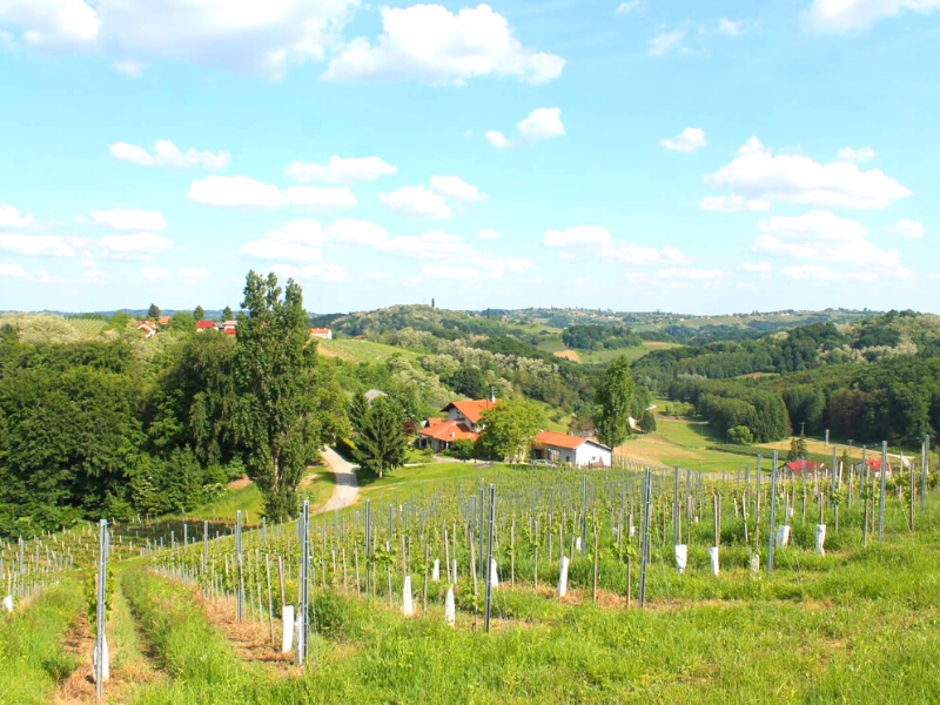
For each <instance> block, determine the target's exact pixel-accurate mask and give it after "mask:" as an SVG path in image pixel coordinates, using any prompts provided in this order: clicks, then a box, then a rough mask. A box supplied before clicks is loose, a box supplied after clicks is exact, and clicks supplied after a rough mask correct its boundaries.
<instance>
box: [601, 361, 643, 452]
mask: <svg viewBox="0 0 940 705" xmlns="http://www.w3.org/2000/svg"><path fill="white" fill-rule="evenodd" d="M635 393H636V385H635V384H634V382H633V377H631V376H630V360H628V359H627V358H626V356H623V355H621V356H620V357H618V358H617V359H616V360H614V361H613V362H612V363H610V367H608V368H607V372H606V373H605V374H604V379H603V380H602V381H601V384H600V386H599V387H598V389H597V394H596V396H595V404H596V407H595V411H594V430H595V431H597V437H598V439H599V440H600V442H601V443H603V444H604V445H606V446H609V447H610V448H616V447H617V446H619V445H620V444H622V443H623V442H624V441H625V440H627V436H629V435H630V422H629V417H630V409H631V408H632V405H633V396H634V394H635Z"/></svg>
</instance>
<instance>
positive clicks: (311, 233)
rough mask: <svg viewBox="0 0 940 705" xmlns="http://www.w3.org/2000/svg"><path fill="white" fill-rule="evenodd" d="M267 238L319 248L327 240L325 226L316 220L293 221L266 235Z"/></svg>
mask: <svg viewBox="0 0 940 705" xmlns="http://www.w3.org/2000/svg"><path fill="white" fill-rule="evenodd" d="M265 237H267V238H270V239H271V240H276V241H277V242H287V243H294V244H300V245H314V246H319V245H322V244H323V241H324V240H325V239H326V233H324V232H323V226H321V225H320V223H319V222H318V221H316V220H311V219H305V220H292V221H291V222H289V223H285V224H284V225H282V226H281V227H280V228H279V229H277V230H271V231H269V232H267V233H265Z"/></svg>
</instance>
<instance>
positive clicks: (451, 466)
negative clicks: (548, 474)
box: [358, 462, 506, 503]
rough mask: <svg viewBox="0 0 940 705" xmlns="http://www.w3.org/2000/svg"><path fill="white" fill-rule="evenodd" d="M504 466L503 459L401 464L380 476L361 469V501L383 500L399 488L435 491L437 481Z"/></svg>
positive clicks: (481, 473)
mask: <svg viewBox="0 0 940 705" xmlns="http://www.w3.org/2000/svg"><path fill="white" fill-rule="evenodd" d="M505 469H506V466H505V465H502V464H500V463H483V464H478V463H461V462H456V463H427V464H425V465H415V466H412V467H406V468H398V469H397V470H395V471H393V472H392V473H391V474H388V475H386V476H385V477H383V478H382V479H381V480H379V479H378V478H376V477H372V476H369V475H366V474H365V473H362V472H360V473H359V478H358V479H359V487H360V489H359V502H360V503H362V502H363V501H365V500H366V499H371V500H373V501H375V500H376V499H383V500H384V499H388V498H390V497H391V496H392V495H394V494H395V493H399V492H400V493H405V492H422V491H429V492H432V491H433V490H434V485H435V484H436V483H440V482H445V481H448V480H457V479H462V478H467V477H481V478H482V477H485V476H487V475H492V474H495V473H497V472H500V471H502V470H505Z"/></svg>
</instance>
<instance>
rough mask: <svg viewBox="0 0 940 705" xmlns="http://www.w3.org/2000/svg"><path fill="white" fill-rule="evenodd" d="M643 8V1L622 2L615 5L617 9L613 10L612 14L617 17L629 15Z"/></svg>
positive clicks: (630, 0)
mask: <svg viewBox="0 0 940 705" xmlns="http://www.w3.org/2000/svg"><path fill="white" fill-rule="evenodd" d="M642 6H643V0H624V2H622V3H620V4H619V5H617V9H616V10H614V14H617V15H629V14H630V13H631V12H633V11H634V10H638V9H640V8H641V7H642Z"/></svg>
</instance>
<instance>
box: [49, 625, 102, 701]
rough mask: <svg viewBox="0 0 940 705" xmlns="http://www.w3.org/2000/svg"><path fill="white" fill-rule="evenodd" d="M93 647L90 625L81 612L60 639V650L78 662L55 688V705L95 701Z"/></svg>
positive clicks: (53, 699) (93, 639)
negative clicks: (92, 664) (92, 663)
mask: <svg viewBox="0 0 940 705" xmlns="http://www.w3.org/2000/svg"><path fill="white" fill-rule="evenodd" d="M94 646H95V638H94V636H93V635H92V631H91V624H89V622H88V618H87V617H86V615H85V612H84V610H81V611H80V612H79V613H78V614H77V615H76V616H75V619H74V620H73V621H72V624H71V625H70V626H69V629H68V631H67V632H66V633H65V635H64V637H63V639H62V650H63V651H64V652H65V653H66V654H70V655H72V656H74V657H75V658H76V659H77V660H78V666H77V667H76V668H75V670H74V671H72V674H71V675H70V676H69V677H68V678H66V679H65V680H64V681H62V682H61V683H59V685H58V687H56V690H55V693H54V694H53V696H52V702H53V703H54V704H55V705H67V704H71V703H87V702H94V701H95V683H94V679H93V677H92V667H91V654H92V650H93V649H94Z"/></svg>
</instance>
